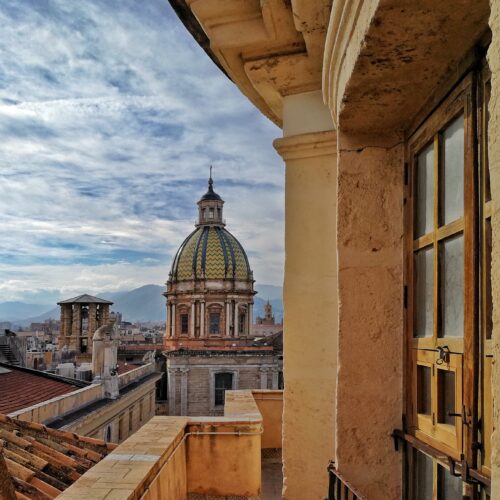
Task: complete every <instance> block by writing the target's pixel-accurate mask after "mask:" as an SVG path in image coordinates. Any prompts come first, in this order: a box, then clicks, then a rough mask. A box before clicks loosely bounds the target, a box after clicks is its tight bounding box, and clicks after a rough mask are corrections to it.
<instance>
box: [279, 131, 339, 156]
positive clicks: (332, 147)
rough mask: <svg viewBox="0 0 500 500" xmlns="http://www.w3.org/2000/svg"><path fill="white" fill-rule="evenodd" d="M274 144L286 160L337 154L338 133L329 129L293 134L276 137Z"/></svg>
mask: <svg viewBox="0 0 500 500" xmlns="http://www.w3.org/2000/svg"><path fill="white" fill-rule="evenodd" d="M273 145H274V147H275V149H276V151H277V152H278V153H279V154H280V155H281V157H282V158H283V159H284V160H285V161H287V160H297V159H301V158H316V157H318V156H336V155H337V133H336V132H335V131H331V130H329V131H326V132H313V133H310V134H300V135H291V136H288V137H283V138H281V139H276V140H275V141H274V142H273Z"/></svg>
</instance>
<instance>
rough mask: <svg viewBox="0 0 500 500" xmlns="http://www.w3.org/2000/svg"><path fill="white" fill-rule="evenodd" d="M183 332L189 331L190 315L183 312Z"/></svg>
mask: <svg viewBox="0 0 500 500" xmlns="http://www.w3.org/2000/svg"><path fill="white" fill-rule="evenodd" d="M181 333H188V315H187V314H181Z"/></svg>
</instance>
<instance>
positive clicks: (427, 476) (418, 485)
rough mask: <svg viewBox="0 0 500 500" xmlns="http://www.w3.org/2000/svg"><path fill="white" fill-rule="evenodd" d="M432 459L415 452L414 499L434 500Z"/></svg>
mask: <svg viewBox="0 0 500 500" xmlns="http://www.w3.org/2000/svg"><path fill="white" fill-rule="evenodd" d="M432 476H433V473H432V459H431V458H430V457H428V456H427V455H425V454H424V453H420V452H419V451H417V450H414V455H413V489H414V494H413V498H415V499H416V500H432V487H433V484H432V483H433V481H432V479H433V478H432Z"/></svg>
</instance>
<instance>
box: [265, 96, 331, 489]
mask: <svg viewBox="0 0 500 500" xmlns="http://www.w3.org/2000/svg"><path fill="white" fill-rule="evenodd" d="M314 94H315V93H313V92H310V93H307V95H305V96H304V99H303V100H302V99H301V96H300V95H294V96H290V101H289V100H288V98H287V97H285V99H284V132H285V137H283V138H282V139H277V140H276V141H275V142H274V146H275V148H276V149H277V151H278V153H279V154H280V155H281V156H282V157H283V159H284V160H285V164H286V172H285V252H286V258H285V281H284V288H283V294H284V308H285V311H286V313H285V318H284V356H283V357H284V371H285V373H286V377H287V383H286V387H285V392H284V414H283V440H284V442H285V443H286V446H284V447H283V468H284V477H285V478H286V480H285V487H284V492H283V496H284V498H302V497H303V493H304V491H307V492H308V498H323V497H324V496H325V492H326V491H328V475H327V474H326V473H325V467H326V466H327V465H328V461H329V460H332V459H333V458H334V457H335V444H334V437H335V433H336V429H335V392H336V373H337V342H338V295H337V259H336V255H337V240H336V225H337V218H336V212H337V168H336V165H337V144H336V133H335V132H334V131H333V123H332V121H331V117H330V114H329V111H328V109H327V108H326V106H324V105H323V103H322V97H321V93H320V92H318V93H317V95H314ZM312 100H316V104H317V105H316V106H314V107H313V106H312V105H311V104H310V103H311V101H312ZM312 111H314V112H312ZM304 116H306V117H307V120H305V119H303V118H304ZM304 128H305V129H304ZM311 332H314V335H315V336H316V337H318V338H321V342H311V339H310V334H311ZM305 374H307V376H304V375H305ZM325 429H328V432H325Z"/></svg>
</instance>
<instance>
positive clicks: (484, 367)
mask: <svg viewBox="0 0 500 500" xmlns="http://www.w3.org/2000/svg"><path fill="white" fill-rule="evenodd" d="M490 92H491V75H490V72H489V70H488V68H486V67H485V68H484V69H483V71H482V74H481V78H480V84H479V102H480V111H481V112H480V118H479V127H478V128H479V130H480V138H479V141H478V142H479V158H480V180H479V184H480V217H479V220H480V222H479V224H480V228H479V229H480V234H481V246H480V259H479V262H480V273H479V280H480V313H479V314H480V319H481V321H480V325H481V331H480V341H481V362H480V366H479V376H480V383H479V385H480V391H479V422H480V425H479V426H478V434H479V436H478V441H479V442H480V443H481V444H482V446H481V448H480V450H479V453H480V456H479V460H478V462H479V463H478V468H479V469H480V470H481V471H482V472H483V473H484V474H486V475H488V476H490V475H491V434H492V431H493V423H492V415H493V408H492V394H491V370H492V362H493V351H492V330H493V318H492V296H491V241H492V240H491V213H492V202H491V189H490V173H489V164H488V126H487V125H488V104H489V101H490Z"/></svg>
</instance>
